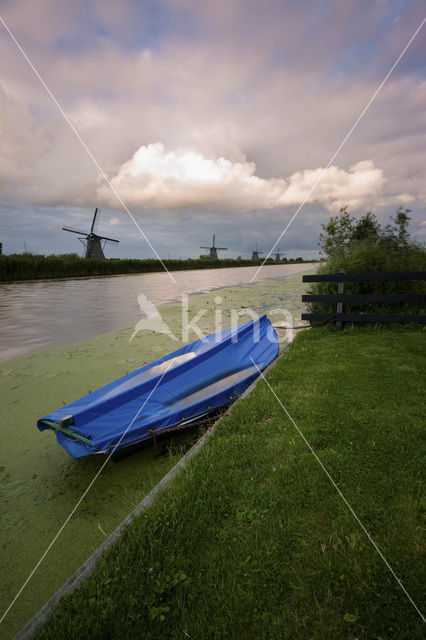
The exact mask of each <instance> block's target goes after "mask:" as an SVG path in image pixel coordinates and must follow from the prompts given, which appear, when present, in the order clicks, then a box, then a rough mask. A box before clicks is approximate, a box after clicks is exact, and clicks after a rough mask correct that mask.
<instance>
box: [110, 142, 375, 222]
mask: <svg viewBox="0 0 426 640" xmlns="http://www.w3.org/2000/svg"><path fill="white" fill-rule="evenodd" d="M320 176H321V180H320V181H319V183H318V185H317V186H316V187H315V189H314V190H313V192H312V193H311V194H310V195H309V196H308V194H309V192H310V190H311V189H312V187H313V186H314V185H315V182H316V181H317V180H318V178H319V177H320ZM110 181H111V184H112V185H113V187H114V188H115V189H116V190H117V192H118V193H119V194H120V196H121V197H122V198H123V199H124V200H125V201H126V203H127V204H128V205H129V206H134V207H135V206H136V207H150V208H158V209H160V208H161V209H184V208H185V209H214V210H218V211H234V212H246V211H254V210H261V209H274V208H278V207H286V206H291V205H298V204H300V203H301V202H302V201H303V200H304V199H305V198H306V197H307V196H308V198H307V202H310V203H312V202H317V203H319V204H321V205H323V206H324V207H325V208H327V209H328V210H329V211H337V210H338V209H339V207H342V206H345V205H349V207H350V208H352V209H358V208H361V207H363V206H372V205H374V202H375V201H377V200H378V199H379V198H380V196H381V194H382V192H383V188H384V185H385V177H384V175H383V171H382V170H381V169H378V168H377V167H375V165H374V163H373V162H372V161H371V160H363V161H361V162H357V163H356V164H354V165H353V166H351V167H350V168H349V169H348V170H347V171H346V170H344V169H339V168H338V167H336V166H331V167H328V168H327V169H322V168H321V167H319V168H317V169H307V170H304V171H297V172H295V173H293V174H292V175H291V176H289V177H287V178H284V177H279V178H269V179H266V178H261V177H259V176H257V175H256V165H255V164H254V163H253V162H246V161H243V162H232V161H230V160H228V159H226V158H223V157H219V158H216V159H210V158H206V157H205V156H203V155H202V154H201V153H198V152H195V151H188V150H170V151H168V150H166V149H165V147H164V145H163V144H162V143H160V142H157V143H154V144H148V145H146V146H141V147H140V148H139V149H138V150H137V151H136V153H135V154H134V155H133V156H132V158H131V159H130V160H128V161H127V162H125V163H124V164H123V165H122V166H121V167H120V168H119V170H118V172H117V173H116V174H115V175H114V176H112V178H111V179H110ZM99 197H100V198H101V199H102V200H103V201H104V203H105V204H107V205H111V206H116V200H115V197H114V195H113V194H112V192H111V190H110V189H109V188H108V187H106V186H102V187H100V188H99Z"/></svg>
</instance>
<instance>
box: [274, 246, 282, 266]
mask: <svg viewBox="0 0 426 640" xmlns="http://www.w3.org/2000/svg"><path fill="white" fill-rule="evenodd" d="M281 257H283V258H284V254H282V255H281V253H280V248H279V247H278V251H277V252H276V254H275V262H280V261H281Z"/></svg>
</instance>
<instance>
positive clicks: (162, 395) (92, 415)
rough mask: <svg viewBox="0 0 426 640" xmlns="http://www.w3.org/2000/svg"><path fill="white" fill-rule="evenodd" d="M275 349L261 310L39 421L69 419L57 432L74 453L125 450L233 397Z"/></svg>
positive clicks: (47, 425) (43, 425)
mask: <svg viewBox="0 0 426 640" xmlns="http://www.w3.org/2000/svg"><path fill="white" fill-rule="evenodd" d="M277 353H278V339H277V336H276V333H275V329H274V328H273V326H272V325H271V323H270V322H269V320H268V319H267V317H266V316H261V317H260V318H257V319H256V320H253V321H250V322H247V323H245V324H241V325H238V326H236V327H231V328H229V329H224V330H222V331H219V332H217V333H213V334H211V335H210V336H207V337H205V338H203V339H201V340H197V341H196V342H193V343H192V344H187V345H185V346H183V347H181V348H180V349H178V350H177V351H175V352H173V353H171V354H169V355H167V356H164V357H163V358H160V359H159V360H156V361H155V362H152V363H151V364H147V365H145V366H144V367H141V368H140V369H137V370H136V371H133V372H132V373H129V374H127V375H126V376H124V377H122V378H119V379H118V380H115V381H114V382H111V383H109V384H107V385H106V386H104V387H101V388H100V389H97V390H96V391H93V392H92V393H90V394H88V395H87V396H84V397H83V398H80V399H79V400H75V401H74V402H72V403H71V404H68V405H66V406H65V407H62V408H61V409H58V410H57V411H54V412H53V413H50V414H49V415H47V416H44V417H43V418H40V420H38V422H37V426H38V428H39V429H40V431H43V430H44V429H51V428H55V425H58V426H61V425H63V424H65V425H66V426H67V429H65V433H64V432H63V431H58V430H56V437H57V440H58V442H59V444H60V445H62V446H63V447H64V448H65V449H66V450H67V451H68V453H69V454H70V455H71V456H73V457H74V458H79V457H82V456H87V455H90V454H92V453H106V452H108V451H111V450H112V449H114V448H115V447H116V448H117V449H121V448H123V447H126V446H129V445H131V444H134V443H136V442H140V441H142V440H145V439H147V438H151V437H152V435H153V434H152V432H155V431H163V430H165V429H168V428H174V427H176V426H179V425H181V424H184V423H185V422H191V421H193V420H195V419H198V418H200V417H201V416H203V415H206V414H208V413H211V412H212V411H214V410H216V409H218V408H220V407H223V406H225V405H227V404H229V403H231V402H232V401H233V400H235V399H236V398H237V397H238V396H239V395H241V393H243V391H245V389H247V388H248V387H249V386H250V384H251V383H252V382H253V380H254V379H255V378H256V377H257V376H258V375H259V372H258V369H257V368H256V366H255V364H254V363H256V365H257V367H258V368H259V369H260V370H261V371H262V370H263V369H265V367H267V366H268V364H269V363H270V362H272V360H273V359H274V358H275V357H276V355H277ZM253 361H254V363H253ZM65 418H67V420H66V421H64V422H62V423H60V421H61V420H62V421H63V420H64V419H65ZM73 434H75V435H73ZM123 434H124V435H123ZM78 435H80V436H83V437H84V438H87V439H88V440H89V441H90V443H89V442H84V441H80V440H78V439H76V438H77V437H78ZM116 445H118V446H116Z"/></svg>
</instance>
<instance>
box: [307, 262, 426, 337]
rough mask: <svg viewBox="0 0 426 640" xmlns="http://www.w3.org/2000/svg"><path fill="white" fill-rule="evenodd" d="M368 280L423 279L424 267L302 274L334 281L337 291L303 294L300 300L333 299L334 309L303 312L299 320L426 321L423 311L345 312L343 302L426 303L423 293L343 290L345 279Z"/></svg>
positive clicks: (311, 279)
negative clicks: (388, 271) (416, 268)
mask: <svg viewBox="0 0 426 640" xmlns="http://www.w3.org/2000/svg"><path fill="white" fill-rule="evenodd" d="M371 280H426V271H405V272H396V273H385V272H381V273H345V272H344V270H343V269H341V270H340V271H339V273H333V274H322V275H319V274H315V275H312V276H303V282H335V283H336V284H337V293H335V294H318V295H317V294H305V295H302V302H335V303H336V312H335V313H302V320H310V321H312V322H339V323H343V322H370V323H375V322H396V323H410V322H414V323H417V324H426V315H407V314H400V313H395V314H388V313H346V312H344V311H343V305H344V304H345V303H346V304H366V303H370V302H376V303H399V304H402V303H404V302H421V303H426V294H424V293H371V294H370V293H365V294H347V293H344V286H345V282H367V281H371Z"/></svg>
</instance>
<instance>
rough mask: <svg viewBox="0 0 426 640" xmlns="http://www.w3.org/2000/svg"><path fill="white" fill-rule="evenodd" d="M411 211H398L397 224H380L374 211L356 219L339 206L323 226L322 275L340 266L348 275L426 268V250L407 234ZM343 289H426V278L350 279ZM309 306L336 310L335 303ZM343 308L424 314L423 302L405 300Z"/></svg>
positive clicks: (321, 286)
mask: <svg viewBox="0 0 426 640" xmlns="http://www.w3.org/2000/svg"><path fill="white" fill-rule="evenodd" d="M408 213H410V212H409V210H408V209H405V210H403V209H399V210H398V211H397V213H396V216H395V217H394V218H392V220H393V223H394V224H393V225H392V224H388V225H386V226H385V227H382V226H381V225H380V223H379V222H378V220H377V218H376V216H375V215H374V214H372V213H371V212H369V213H367V214H366V215H364V216H362V217H361V218H360V219H358V220H356V219H355V218H353V217H352V216H350V215H349V213H348V211H347V208H346V207H344V208H343V209H341V212H340V216H334V217H331V218H330V220H329V222H328V223H327V224H325V225H322V229H323V233H321V235H320V241H319V244H320V246H321V249H322V252H323V253H325V254H326V256H327V262H326V263H325V264H324V265H322V266H321V267H320V270H319V273H338V271H339V269H341V268H343V269H344V270H345V272H346V273H363V272H366V273H367V272H372V271H379V272H392V271H423V270H426V251H425V249H424V247H422V246H421V245H419V244H417V243H416V242H414V241H413V240H412V239H411V238H410V235H409V233H408V224H409V221H410V218H409V217H408ZM310 293H315V294H326V293H328V294H331V293H337V287H336V283H333V282H318V283H315V284H314V285H313V286H312V288H311V290H310ZM345 293H352V294H368V293H370V294H373V293H376V294H380V293H381V294H386V293H426V283H425V281H422V280H399V281H398V280H397V281H395V280H393V281H392V280H383V281H380V280H379V281H368V282H346V283H345ZM310 310H311V311H313V312H317V313H333V312H334V311H335V305H334V304H333V303H311V305H310ZM345 310H350V311H352V312H355V313H357V312H361V313H362V312H365V313H379V312H381V313H396V312H399V313H407V314H411V313H413V314H423V313H425V305H424V304H422V303H402V304H400V305H399V306H398V307H397V306H396V305H395V303H394V304H392V303H387V304H385V303H369V304H350V303H345Z"/></svg>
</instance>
